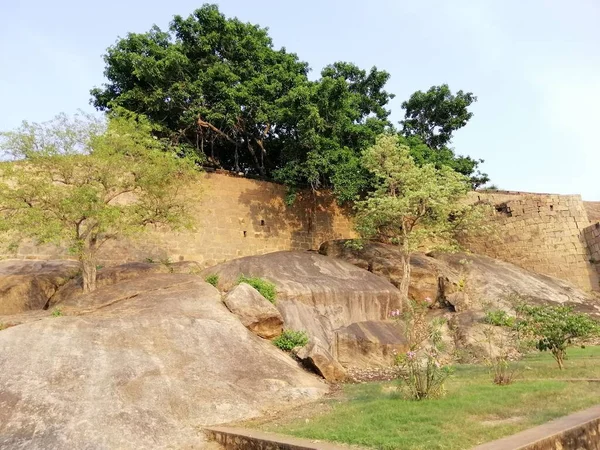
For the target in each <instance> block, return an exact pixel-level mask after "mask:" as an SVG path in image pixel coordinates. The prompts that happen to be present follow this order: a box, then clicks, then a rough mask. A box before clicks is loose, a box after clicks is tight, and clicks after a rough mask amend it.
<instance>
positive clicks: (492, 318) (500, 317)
mask: <svg viewBox="0 0 600 450" xmlns="http://www.w3.org/2000/svg"><path fill="white" fill-rule="evenodd" d="M483 321H484V322H485V323H487V324H490V325H494V326H497V327H510V328H512V327H514V326H515V318H514V317H512V316H509V315H508V314H507V313H506V311H503V310H501V309H499V310H495V311H487V312H486V313H485V318H484V319H483Z"/></svg>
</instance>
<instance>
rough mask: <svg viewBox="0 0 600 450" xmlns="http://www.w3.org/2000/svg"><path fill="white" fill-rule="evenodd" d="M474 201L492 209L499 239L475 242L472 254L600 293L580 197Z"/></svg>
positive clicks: (478, 197)
mask: <svg viewBox="0 0 600 450" xmlns="http://www.w3.org/2000/svg"><path fill="white" fill-rule="evenodd" d="M472 196H473V197H472V199H473V201H483V202H488V203H491V204H492V205H494V208H495V215H494V219H495V221H496V222H497V223H498V224H499V227H498V236H496V238H493V239H490V238H481V239H474V240H472V241H471V242H469V243H468V245H469V248H470V249H471V251H473V252H475V253H481V254H484V255H487V256H490V257H493V258H497V259H501V260H504V261H507V262H510V263H513V264H516V265H517V266H520V267H523V268H525V269H528V270H532V271H534V272H537V273H541V274H543V275H549V276H553V277H556V278H561V279H564V280H567V281H570V282H572V283H573V284H575V285H576V286H578V287H580V288H582V289H584V290H588V291H589V290H599V289H600V285H599V281H598V280H599V277H598V272H597V271H596V269H595V267H594V265H593V264H592V263H591V262H590V259H591V254H590V251H589V249H588V245H587V241H586V239H585V237H584V232H583V231H584V229H586V228H587V227H588V226H589V224H590V222H589V220H588V216H587V212H586V209H585V207H584V205H583V201H582V200H581V197H580V196H579V195H553V194H529V193H521V192H509V191H497V192H490V193H488V192H475V193H473V194H472Z"/></svg>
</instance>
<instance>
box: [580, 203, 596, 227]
mask: <svg viewBox="0 0 600 450" xmlns="http://www.w3.org/2000/svg"><path fill="white" fill-rule="evenodd" d="M583 206H584V207H585V210H586V211H587V215H588V219H590V222H600V202H583Z"/></svg>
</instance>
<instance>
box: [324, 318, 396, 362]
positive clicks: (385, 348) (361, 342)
mask: <svg viewBox="0 0 600 450" xmlns="http://www.w3.org/2000/svg"><path fill="white" fill-rule="evenodd" d="M335 343H336V350H337V352H336V356H337V359H338V361H339V362H340V363H341V364H342V365H343V366H348V367H387V366H390V365H392V364H393V363H394V359H395V358H396V355H398V354H401V353H405V352H406V351H407V350H408V346H407V343H406V338H405V336H404V334H403V332H402V328H401V326H400V325H399V324H397V323H394V322H390V321H375V320H370V321H365V322H356V323H352V324H350V325H348V326H346V327H342V328H339V329H337V330H336V331H335Z"/></svg>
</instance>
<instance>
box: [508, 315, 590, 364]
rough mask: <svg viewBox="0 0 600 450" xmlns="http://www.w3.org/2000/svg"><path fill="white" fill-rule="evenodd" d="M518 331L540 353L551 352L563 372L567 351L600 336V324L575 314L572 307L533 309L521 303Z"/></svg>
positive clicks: (588, 317)
mask: <svg viewBox="0 0 600 450" xmlns="http://www.w3.org/2000/svg"><path fill="white" fill-rule="evenodd" d="M517 312H519V313H520V314H522V319H520V320H519V322H518V323H517V327H518V329H519V330H520V331H521V332H522V333H523V334H524V335H525V336H528V337H530V338H531V339H533V340H534V342H535V347H536V348H537V349H538V350H539V351H542V352H543V351H546V350H548V351H550V353H552V356H553V357H554V359H555V360H556V363H557V364H558V367H559V369H561V370H562V369H563V368H564V361H565V358H566V356H567V348H568V347H569V346H571V345H575V344H577V343H578V342H581V341H582V340H585V339H589V338H591V337H593V336H597V335H598V334H599V333H600V324H599V323H598V322H597V321H595V320H593V319H592V318H591V317H590V316H589V315H587V314H584V313H577V312H574V311H573V307H571V306H533V305H526V304H521V305H519V306H518V307H517Z"/></svg>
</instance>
